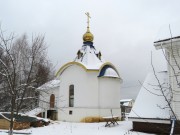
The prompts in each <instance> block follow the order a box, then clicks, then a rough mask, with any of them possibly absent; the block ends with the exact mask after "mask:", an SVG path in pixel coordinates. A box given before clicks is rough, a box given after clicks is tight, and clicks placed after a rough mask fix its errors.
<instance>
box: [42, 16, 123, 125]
mask: <svg viewBox="0 0 180 135" xmlns="http://www.w3.org/2000/svg"><path fill="white" fill-rule="evenodd" d="M86 15H87V17H88V25H87V31H86V33H85V34H84V35H83V45H82V47H81V49H79V50H78V51H77V55H76V57H75V59H74V60H73V61H70V62H68V63H66V64H65V65H63V66H62V67H61V68H60V69H59V70H58V72H57V74H56V77H57V79H58V80H60V85H59V86H58V87H56V88H53V89H51V90H50V89H49V88H48V89H46V90H45V91H48V93H49V95H46V96H45V97H47V98H46V100H45V101H47V103H50V104H49V105H48V104H46V105H45V104H43V103H42V102H43V101H42V102H41V103H40V107H41V106H42V105H45V106H47V107H45V108H46V109H45V111H44V115H45V116H48V112H47V110H49V117H51V116H50V115H51V114H52V113H57V119H58V120H61V121H75V122H79V121H81V120H82V119H84V118H86V117H103V116H109V115H111V110H112V113H113V115H117V116H120V115H121V110H120V107H119V100H120V85H121V82H122V79H121V77H120V75H119V73H118V70H117V69H116V68H115V66H114V65H113V64H112V63H110V62H106V61H105V60H104V59H103V57H102V54H101V52H100V51H98V50H97V49H96V47H95V45H94V43H93V39H94V36H93V34H92V33H91V32H90V28H89V18H90V16H89V14H88V13H86ZM52 94H53V95H52ZM41 95H43V94H41ZM51 96H52V97H51ZM41 98H43V96H42V97H41ZM51 98H52V101H51ZM41 100H43V99H41ZM52 103H54V104H52ZM51 104H52V105H51ZM50 112H51V113H50Z"/></svg>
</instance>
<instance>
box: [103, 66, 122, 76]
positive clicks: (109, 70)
mask: <svg viewBox="0 0 180 135" xmlns="http://www.w3.org/2000/svg"><path fill="white" fill-rule="evenodd" d="M104 76H108V77H109V76H110V77H117V78H118V77H119V75H118V74H117V72H116V71H115V70H114V69H112V68H110V67H109V68H107V69H106V71H105V73H104Z"/></svg>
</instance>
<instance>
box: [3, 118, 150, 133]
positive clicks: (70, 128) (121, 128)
mask: <svg viewBox="0 0 180 135" xmlns="http://www.w3.org/2000/svg"><path fill="white" fill-rule="evenodd" d="M118 123H119V125H116V126H112V127H104V125H105V123H69V122H59V121H56V122H53V123H52V124H50V125H49V126H45V127H39V128H31V129H27V130H20V131H17V132H20V133H21V135H22V133H23V132H24V133H25V132H26V133H28V132H31V135H147V134H145V133H139V132H131V131H129V130H130V129H132V123H131V122H130V121H122V122H118ZM0 135H7V133H5V130H0ZM16 135H20V134H16Z"/></svg>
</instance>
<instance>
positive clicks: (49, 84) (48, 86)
mask: <svg viewBox="0 0 180 135" xmlns="http://www.w3.org/2000/svg"><path fill="white" fill-rule="evenodd" d="M59 86H60V80H58V79H54V80H51V81H49V82H47V83H45V84H43V85H42V86H40V87H38V88H37V89H38V90H44V89H53V88H56V87H59Z"/></svg>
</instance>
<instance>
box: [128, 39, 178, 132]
mask: <svg viewBox="0 0 180 135" xmlns="http://www.w3.org/2000/svg"><path fill="white" fill-rule="evenodd" d="M154 46H155V47H156V49H162V52H163V53H164V57H165V59H166V61H167V66H168V71H167V72H160V73H153V74H151V75H150V74H149V75H148V76H147V78H146V80H145V82H144V84H143V86H142V88H141V90H140V92H139V94H138V97H137V99H136V102H135V104H134V107H133V108H132V111H131V113H130V115H129V119H130V120H132V121H133V130H135V131H140V132H149V133H166V134H168V133H170V132H174V133H175V134H180V121H179V120H180V94H179V93H180V77H179V76H180V36H178V37H173V38H169V39H164V40H159V41H156V42H154ZM173 125H175V126H173Z"/></svg>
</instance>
